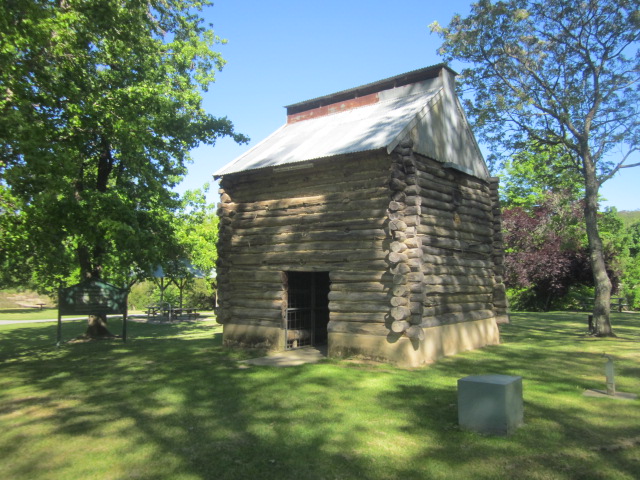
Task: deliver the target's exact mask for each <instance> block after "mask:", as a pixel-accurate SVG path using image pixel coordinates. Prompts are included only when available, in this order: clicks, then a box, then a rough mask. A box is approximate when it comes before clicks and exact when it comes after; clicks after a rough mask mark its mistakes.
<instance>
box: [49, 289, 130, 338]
mask: <svg viewBox="0 0 640 480" xmlns="http://www.w3.org/2000/svg"><path fill="white" fill-rule="evenodd" d="M127 297H128V290H127V289H126V288H118V287H114V286H113V285H110V284H108V283H105V282H102V281H100V280H87V281H85V282H82V283H78V284H77V285H72V286H71V287H67V288H60V290H58V346H60V343H61V342H62V316H63V315H122V341H123V342H126V341H127Z"/></svg>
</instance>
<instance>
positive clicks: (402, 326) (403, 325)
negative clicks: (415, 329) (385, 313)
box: [391, 320, 411, 333]
mask: <svg viewBox="0 0 640 480" xmlns="http://www.w3.org/2000/svg"><path fill="white" fill-rule="evenodd" d="M410 326H411V324H410V323H409V322H407V321H406V320H396V321H394V322H393V323H392V324H391V331H393V332H396V333H402V332H404V331H405V330H406V329H407V328H409V327H410Z"/></svg>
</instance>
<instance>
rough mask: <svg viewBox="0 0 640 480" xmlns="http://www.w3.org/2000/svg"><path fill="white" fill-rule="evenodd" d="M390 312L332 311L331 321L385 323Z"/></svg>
mask: <svg viewBox="0 0 640 480" xmlns="http://www.w3.org/2000/svg"><path fill="white" fill-rule="evenodd" d="M387 317H389V312H339V313H338V312H332V313H331V321H334V320H335V321H341V322H353V323H378V324H383V325H384V323H385V321H386V319H387Z"/></svg>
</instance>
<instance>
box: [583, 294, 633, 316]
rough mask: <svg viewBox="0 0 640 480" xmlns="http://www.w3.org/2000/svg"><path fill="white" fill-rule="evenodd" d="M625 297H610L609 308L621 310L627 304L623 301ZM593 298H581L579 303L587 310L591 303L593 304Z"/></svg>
mask: <svg viewBox="0 0 640 480" xmlns="http://www.w3.org/2000/svg"><path fill="white" fill-rule="evenodd" d="M624 301H625V298H624V297H611V304H610V305H611V309H612V310H616V311H617V312H620V313H621V312H622V309H623V308H624V307H627V306H629V304H628V303H624ZM594 302H595V300H594V299H593V298H583V299H582V300H581V305H582V306H583V307H584V308H585V309H587V310H589V309H592V308H593V304H594Z"/></svg>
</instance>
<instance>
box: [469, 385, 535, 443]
mask: <svg viewBox="0 0 640 480" xmlns="http://www.w3.org/2000/svg"><path fill="white" fill-rule="evenodd" d="M458 423H459V425H460V427H461V428H463V429H466V430H473V431H476V432H479V433H486V434H492V435H510V434H512V433H513V432H514V431H515V430H516V429H517V428H518V427H519V426H521V425H522V424H523V423H524V406H523V400H522V377H518V376H511V375H474V376H470V377H465V378H461V379H459V380H458Z"/></svg>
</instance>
